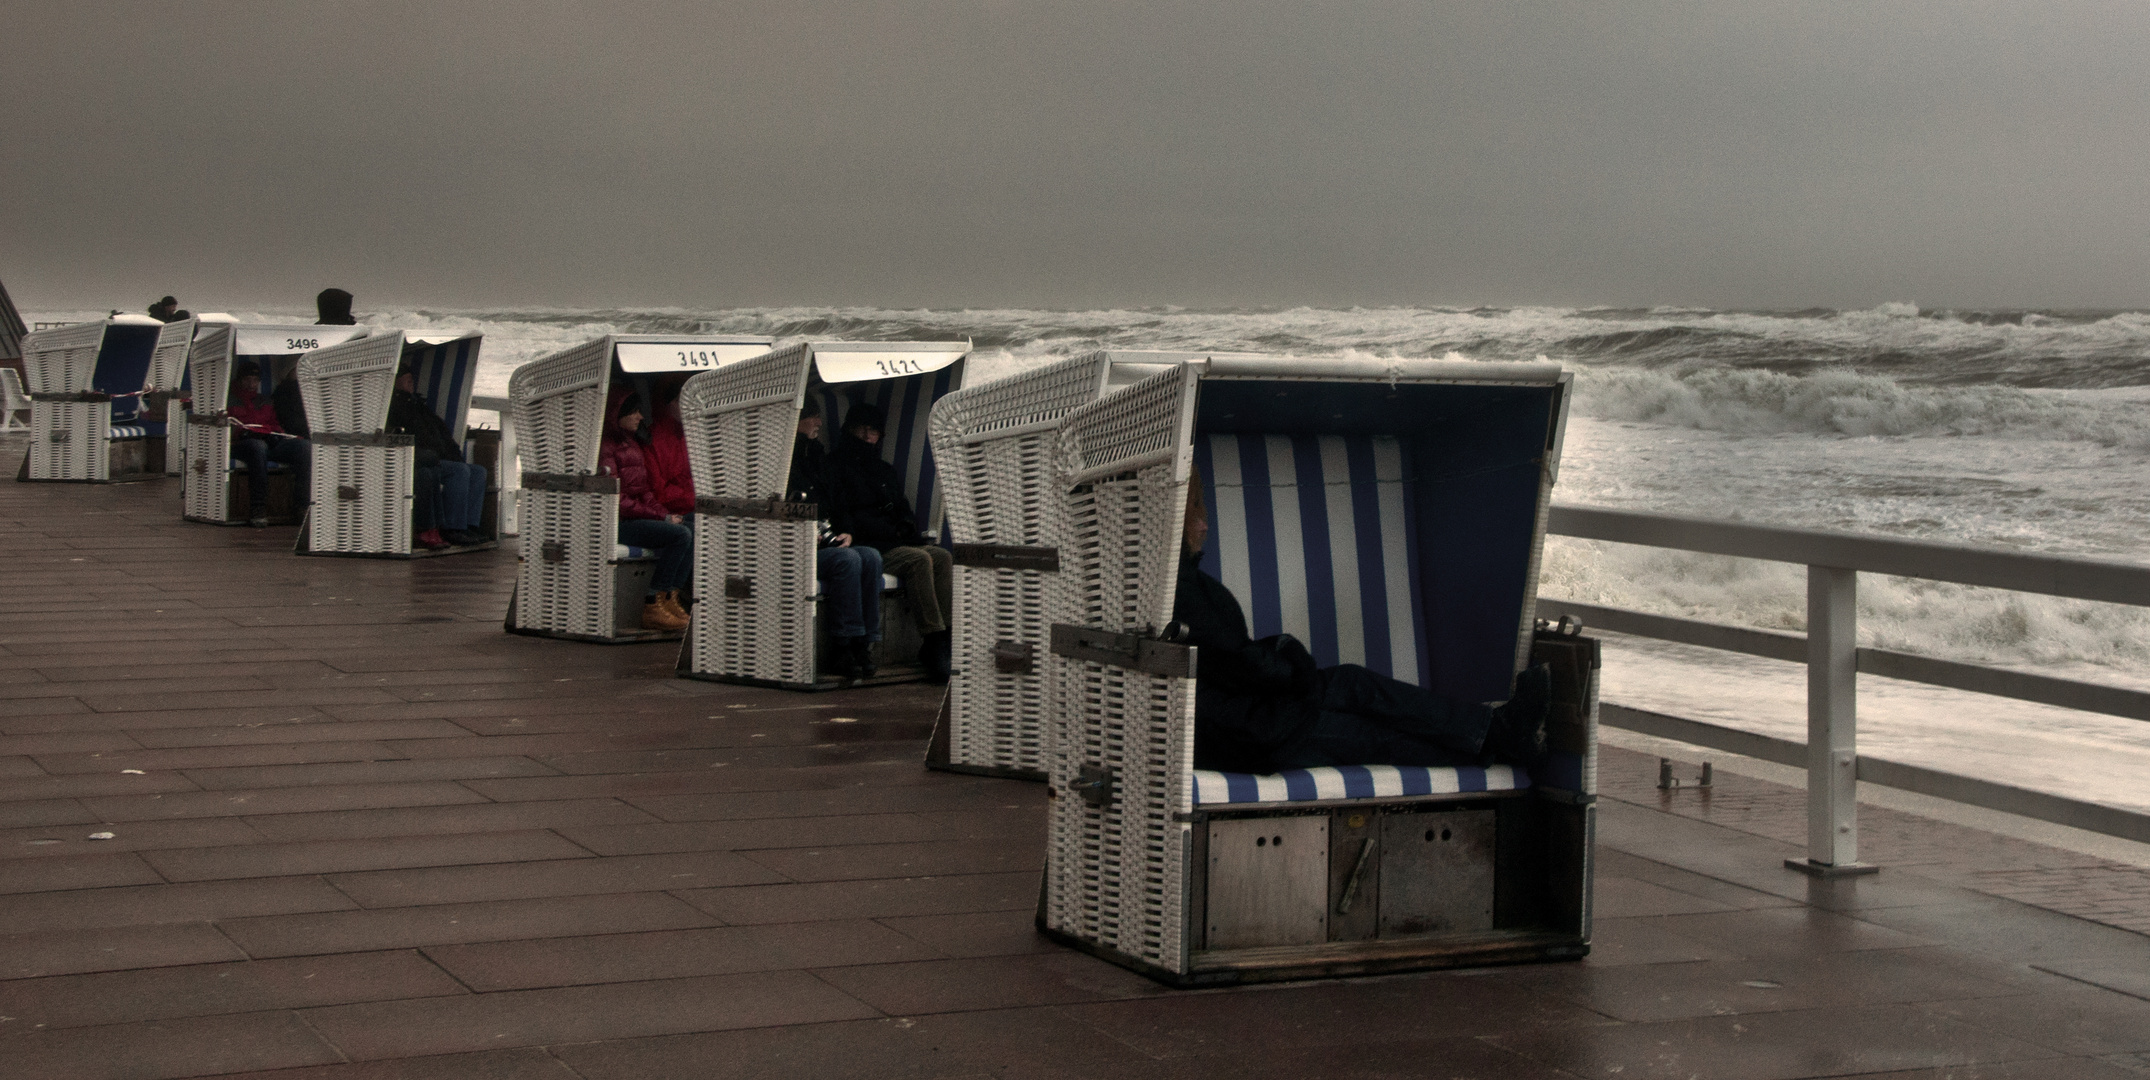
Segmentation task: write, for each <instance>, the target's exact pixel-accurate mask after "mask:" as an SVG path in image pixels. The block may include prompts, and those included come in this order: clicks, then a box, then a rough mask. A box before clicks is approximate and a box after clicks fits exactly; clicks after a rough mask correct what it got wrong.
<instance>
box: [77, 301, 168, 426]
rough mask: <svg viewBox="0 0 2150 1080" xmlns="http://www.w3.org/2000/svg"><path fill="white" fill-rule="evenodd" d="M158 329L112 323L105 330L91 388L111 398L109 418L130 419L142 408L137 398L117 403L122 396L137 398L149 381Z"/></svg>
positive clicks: (160, 331)
mask: <svg viewBox="0 0 2150 1080" xmlns="http://www.w3.org/2000/svg"><path fill="white" fill-rule="evenodd" d="M163 331H164V328H163V327H161V326H134V325H130V324H127V323H114V324H112V325H110V326H107V327H105V337H104V345H103V347H101V348H99V349H98V350H97V370H96V372H95V373H94V374H93V375H91V376H90V387H91V388H92V389H95V390H98V391H100V392H102V393H105V394H109V395H111V396H112V398H113V401H112V418H113V419H114V420H121V419H125V418H128V417H132V416H133V415H134V414H135V413H137V412H139V411H140V410H141V407H142V403H141V399H140V398H139V397H135V398H128V399H126V400H124V401H122V400H120V397H121V395H123V394H139V393H141V392H142V384H143V383H145V382H147V381H149V361H150V359H151V358H152V357H154V356H155V355H156V351H157V335H158V334H160V333H162V332H163Z"/></svg>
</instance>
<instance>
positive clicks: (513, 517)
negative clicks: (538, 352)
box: [470, 394, 523, 536]
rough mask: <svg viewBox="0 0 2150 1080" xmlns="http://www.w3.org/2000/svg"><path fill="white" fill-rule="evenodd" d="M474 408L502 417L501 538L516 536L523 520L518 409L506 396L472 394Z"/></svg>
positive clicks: (472, 406) (471, 405) (471, 403)
mask: <svg viewBox="0 0 2150 1080" xmlns="http://www.w3.org/2000/svg"><path fill="white" fill-rule="evenodd" d="M470 407H471V408H473V409H485V410H490V411H492V412H495V413H498V414H499V415H500V535H502V536H513V535H515V533H516V531H517V527H518V522H519V521H520V520H521V515H520V514H519V513H517V511H519V510H520V509H522V505H521V504H522V500H521V499H519V498H518V497H517V495H516V493H517V492H519V491H521V490H522V486H523V472H522V466H521V465H519V464H517V461H516V457H515V410H514V409H513V408H512V407H511V406H510V405H509V404H508V399H507V398H504V397H491V396H489V395H485V394H472V395H471V396H470Z"/></svg>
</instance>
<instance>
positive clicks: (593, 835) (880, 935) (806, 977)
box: [0, 440, 2150, 1080]
mask: <svg viewBox="0 0 2150 1080" xmlns="http://www.w3.org/2000/svg"><path fill="white" fill-rule="evenodd" d="M20 445H21V444H20V441H19V440H14V441H8V440H0V457H5V458H6V460H9V461H13V460H15V456H19V454H20ZM10 448H12V449H10ZM175 499H176V491H175V490H174V488H173V486H172V485H170V484H166V483H159V482H151V483H147V484H137V485H123V486H110V487H74V486H53V485H28V484H7V483H0V1078H14V1077H22V1078H35V1080H64V1078H69V1077H131V1078H141V1080H161V1078H166V1077H184V1076H197V1075H239V1076H247V1077H257V1078H267V1077H278V1078H283V1080H389V1078H396V1080H450V1078H453V1080H470V1078H475V1080H487V1078H492V1080H576V1078H580V1080H608V1078H632V1080H648V1078H659V1080H661V1078H667V1077H681V1078H701V1077H771V1076H813V1077H837V1078H840V1077H874V1078H919V1080H926V1078H970V1077H1002V1076H1022V1077H1025V1078H1027V1080H1062V1078H1068V1077H1130V1078H1135V1080H1148V1078H1159V1080H1162V1078H1197V1077H1232V1078H1238V1080H1249V1078H1269V1077H1306V1076H1323V1077H1396V1076H1441V1077H1488V1078H1491V1077H1501V1078H1512V1080H1538V1078H1555V1077H1568V1078H1573V1077H1578V1076H1582V1077H1605V1078H1608V1080H1613V1078H1617V1080H1630V1078H1635V1077H1659V1076H1664V1077H1690V1076H1694V1077H1725V1078H1734V1077H1787V1078H1790V1077H1809V1076H1837V1075H1849V1074H1858V1075H1865V1076H1868V1077H1880V1076H1887V1077H1905V1078H1908V1077H1913V1076H1917V1077H1939V1076H1950V1077H1962V1078H1968V1077H1987V1078H2007V1077H2022V1078H2029V1077H2040V1078H2044V1077H2053V1078H2059V1080H2067V1078H2071V1077H2078V1078H2099V1077H2103V1078H2108V1080H2114V1078H2121V1077H2140V1076H2142V1075H2144V1074H2145V1073H2146V1072H2150V975H2146V974H2145V972H2150V939H2145V938H2144V937H2143V936H2142V935H2141V934H2139V933H2136V932H2133V931H2132V930H2131V929H2129V927H2134V926H2138V925H2150V922H2146V923H2141V924H2138V923H2135V922H2132V921H2131V920H2136V919H2140V918H2146V917H2150V898H2145V899H2143V900H2141V901H2139V902H2135V903H2133V904H2132V905H2131V904H2130V898H2131V895H2132V892H2133V891H2134V889H2135V886H2136V885H2137V884H2138V883H2139V881H2140V880H2142V877H2141V876H2140V875H2137V874H2135V873H2133V872H2130V871H2129V870H2128V868H2124V867H2115V866H2111V865H2107V864H2103V863H2101V862H2100V861H2099V860H2095V859H2088V858H2086V857H2083V856H2079V855H2075V854H2074V853H2071V852H2062V851H2056V850H2054V849H2051V848H2042V847H2039V846H2037V845H2034V844H2026V843H2023V842H2020V841H2015V840H2008V839H2004V838H2000V837H1994V836H1989V835H1986V834H1982V833H1977V832H1975V831H1972V830H1968V829H1962V828H1958V827H1955V826H1944V825H1939V824H1936V823H1933V822H1929V821H1923V820H1921V819H1918V818H1912V817H1908V816H1906V815H1901V814H1890V813H1885V812H1878V811H1871V810H1869V811H1867V812H1866V826H1867V829H1868V833H1867V843H1868V847H1867V850H1868V851H1869V852H1870V853H1871V854H1872V855H1873V856H1874V857H1875V858H1876V859H1877V860H1879V861H1882V862H1884V863H1887V864H1888V865H1889V869H1888V870H1887V871H1885V872H1884V873H1883V874H1882V875H1881V876H1879V877H1876V878H1867V879H1862V880H1859V881H1855V882H1846V883H1837V884H1818V883H1814V882H1810V881H1808V880H1807V879H1806V878H1804V877H1801V876H1799V875H1797V874H1793V873H1791V872H1789V871H1786V870H1784V869H1783V868H1782V867H1781V865H1780V863H1781V860H1782V858H1783V857H1784V856H1786V855H1791V854H1795V853H1796V849H1795V847H1794V845H1796V844H1797V843H1798V842H1799V839H1800V837H1801V836H1802V835H1803V829H1804V824H1803V817H1802V816H1801V811H1802V803H1801V796H1800V793H1799V792H1797V791H1793V790H1790V789H1783V788H1778V787H1775V786H1773V785H1767V784H1761V783H1759V782H1754V781H1747V780H1743V779H1741V778H1739V777H1736V776H1729V775H1726V774H1723V773H1720V774H1719V781H1718V787H1717V789H1716V790H1715V791H1713V792H1712V793H1711V794H1710V795H1709V796H1708V797H1707V798H1706V799H1704V798H1700V797H1697V796H1696V795H1695V794H1694V793H1691V792H1682V793H1678V794H1676V795H1674V796H1661V795H1660V794H1659V793H1658V792H1656V791H1655V790H1654V789H1653V788H1651V787H1650V781H1651V780H1652V779H1653V778H1654V775H1655V768H1654V766H1655V763H1654V762H1651V761H1649V760H1647V759H1644V758H1641V757H1638V756H1636V755H1632V754H1624V753H1621V752H1618V751H1608V752H1607V753H1606V755H1605V760H1604V767H1603V773H1604V777H1605V781H1604V782H1605V786H1606V794H1607V796H1608V797H1607V798H1606V799H1605V800H1604V801H1603V803H1602V804H1601V816H1600V819H1599V823H1600V824H1599V840H1600V848H1599V853H1598V854H1599V857H1598V877H1597V892H1596V900H1597V922H1596V937H1595V945H1594V952H1593V953H1592V955H1591V956H1590V957H1589V958H1588V959H1587V960H1585V961H1583V962H1581V963H1576V964H1563V965H1551V966H1535V967H1522V968H1503V969H1493V970H1485V971H1475V972H1446V973H1433V974H1424V975H1410V976H1396V977H1386V978H1377V979H1363V980H1346V981H1330V982H1315V983H1303V984H1291V985H1284V986H1271V987H1256V988H1245V989H1237V990H1223V991H1203V992H1175V991H1167V990H1164V989H1162V988H1160V987H1158V986H1157V985H1156V984H1154V983H1151V982H1149V981H1148V980H1145V979H1143V978H1140V977H1138V976H1135V975H1132V974H1130V973H1128V972H1125V971H1123V970H1121V969H1118V968H1115V967H1112V966H1109V965H1106V964H1103V963H1101V962H1099V961H1096V960H1093V959H1091V958H1089V957H1087V956H1083V955H1080V954H1076V953H1072V952H1068V951H1066V950H1063V949H1060V948H1057V947H1055V946H1053V945H1051V944H1049V943H1047V942H1044V941H1042V940H1041V939H1040V938H1039V937H1038V936H1037V935H1036V934H1035V933H1034V932H1033V930H1032V927H1031V908H1032V906H1033V905H1034V903H1035V900H1036V897H1037V888H1038V876H1037V875H1038V868H1039V866H1040V864H1041V862H1042V850H1043V843H1042V832H1043V825H1042V822H1043V818H1042V812H1043V805H1044V800H1043V797H1042V791H1041V790H1040V789H1039V788H1038V787H1036V786H1034V785H1028V784H1021V783H1014V782H1008V781H1000V780H990V779H981V778H977V777H967V776H954V775H948V774H940V773H929V772H926V771H924V770H922V769H920V768H918V767H917V765H916V764H915V762H916V760H917V757H918V756H919V754H920V752H921V750H922V743H923V739H924V737H925V734H926V731H927V722H928V720H929V719H930V717H931V716H932V714H933V711H934V709H935V707H936V705H937V698H936V696H935V693H934V692H933V691H930V690H928V689H926V688H923V687H895V688H885V689H882V690H878V691H873V692H846V693H837V694H830V695H822V696H802V695H794V694H787V693H782V692H777V691H768V690H757V689H747V688H739V687H728V686H720V685H715V684H707V683H696V682H686V681H682V680H678V679H675V678H672V677H671V675H670V668H671V664H672V653H671V650H670V649H668V648H666V647H662V646H655V647H651V646H638V647H619V648H604V647H598V646H588V645H576V644H569V643H563V642H553V641H542V640H535V639H529V638H521V637H514V636H511V635H507V634H504V633H502V632H501V630H500V625H499V623H500V618H501V615H502V611H503V609H504V607H505V603H506V597H507V583H508V581H509V577H510V574H511V571H512V567H513V555H512V552H509V551H498V552H492V553H485V554H476V555H468V556H459V557H454V558H448V559H434V560H424V561H416V562H386V561H383V562H374V561H366V560H327V559H303V558H297V557H294V556H292V555H291V554H290V551H289V545H290V540H291V531H290V530H288V529H271V530H265V531H255V530H247V529H218V528H213V527H207V526H188V525H183V524H181V523H180V522H179V521H178V520H177V511H176V504H175V502H174V500H175ZM85 522H87V523H89V524H88V525H87V526H85ZM93 534H94V535H93ZM837 717H842V718H845V719H848V720H851V721H854V722H852V723H845V724H834V723H830V722H829V721H830V720H831V719H833V718H837ZM123 770H134V771H123ZM99 832H110V833H112V834H114V835H113V837H112V838H111V839H109V840H92V839H90V835H91V834H93V833H99ZM2010 898H2013V899H2010ZM2019 901H2021V902H2019ZM2033 905H2044V906H2043V907H2040V906H2033ZM2062 912H2075V913H2076V914H2079V915H2082V916H2083V917H2082V918H2077V917H2071V916H2070V915H2069V914H2063V913H2062ZM2086 920H2100V921H2102V922H2103V923H2104V924H2105V925H2100V922H2099V921H2086Z"/></svg>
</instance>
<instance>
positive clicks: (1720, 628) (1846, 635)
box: [1539, 506, 2150, 877]
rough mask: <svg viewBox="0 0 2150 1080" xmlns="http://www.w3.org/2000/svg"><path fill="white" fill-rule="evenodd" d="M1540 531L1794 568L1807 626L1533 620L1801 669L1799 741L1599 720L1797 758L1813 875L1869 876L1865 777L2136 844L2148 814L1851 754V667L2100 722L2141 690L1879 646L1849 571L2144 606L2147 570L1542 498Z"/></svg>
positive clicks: (1571, 604) (1595, 617)
mask: <svg viewBox="0 0 2150 1080" xmlns="http://www.w3.org/2000/svg"><path fill="white" fill-rule="evenodd" d="M1547 531H1548V532H1551V533H1555V534H1558V535H1563V536H1570V537H1576V538H1579V539H1586V540H1603V541H1610V542H1615V543H1627V544H1639V545H1643V546H1646V547H1659V548H1671V549H1675V550H1682V551H1697V552H1704V553H1708V554H1717V555H1731V556H1740V557H1745V558H1753V559H1768V560H1772V561H1776V562H1789V563H1795V564H1803V565H1804V566H1805V567H1806V571H1807V627H1808V633H1807V634H1805V635H1797V634H1787V633H1783V632H1781V631H1771V630H1757V629H1751V628H1747V627H1738V626H1726V625H1722V624H1718V623H1709V622H1702V621H1699V620H1694V619H1682V618H1677V617H1674V616H1667V615H1652V614H1648V613H1646V612H1638V611H1629V610H1626V609H1623V608H1609V607H1603V606H1600V605H1595V604H1589V603H1585V602H1580V601H1569V600H1562V599H1559V598H1557V597H1541V598H1540V599H1539V611H1540V613H1541V614H1544V615H1548V616H1551V615H1556V614H1561V613H1571V614H1577V615H1581V616H1583V617H1584V618H1585V619H1586V621H1594V622H1595V623H1596V624H1597V625H1600V626H1603V627H1605V628H1607V629H1610V630H1614V631H1620V632H1626V633H1632V634H1638V635H1640V636H1643V637H1650V638H1656V639H1660V640H1665V641H1678V642H1684V643H1687V644H1691V645H1701V646H1705V647H1709V648H1716V649H1724V650H1728V651H1731V652H1738V653H1746V654H1749V655H1753V656H1764V657H1769V658H1771V659H1777V660H1791V661H1803V662H1805V664H1806V666H1807V742H1806V743H1805V744H1804V745H1803V746H1802V745H1800V744H1796V743H1791V742H1788V741H1785V740H1780V739H1775V738H1772V737H1769V736H1762V735H1757V734H1755V733H1753V732H1748V731H1744V730H1742V729H1739V728H1734V727H1729V726H1726V725H1722V724H1712V723H1708V722H1705V721H1699V720H1690V719H1685V718H1681V717H1669V716H1664V715H1661V714H1657V713H1652V712H1648V711H1645V710H1638V709H1628V708H1623V707H1621V706H1618V705H1615V704H1612V703H1610V702H1608V703H1606V708H1605V712H1604V722H1606V723H1610V724H1612V725H1613V726H1616V727H1628V728H1632V729H1634V730H1638V731H1644V732H1647V733H1649V734H1654V735H1660V736H1664V737H1668V738H1674V739H1678V740H1680V741H1683V742H1693V743H1697V744H1699V745H1703V746H1711V747H1715V748H1717V749H1720V750H1728V751H1731V752H1733V753H1740V754H1750V755H1752V756H1756V757H1761V758H1764V759H1766V760H1772V761H1778V762H1782V763H1785V764H1792V763H1795V762H1797V761H1798V760H1800V759H1801V758H1803V759H1804V761H1805V764H1806V767H1807V850H1808V857H1807V858H1806V859H1804V860H1798V859H1787V860H1786V861H1785V862H1786V865H1788V866H1793V867H1797V868H1798V869H1801V870H1805V871H1807V872H1809V873H1816V874H1821V875H1824V876H1832V877H1833V876H1838V875H1841V874H1847V873H1848V874H1857V873H1870V872H1872V871H1873V870H1874V869H1875V868H1874V867H1872V866H1869V865H1867V864H1864V863H1861V862H1859V861H1858V811H1857V804H1856V801H1855V799H1854V790H1855V785H1856V783H1857V782H1858V780H1861V779H1864V780H1869V781H1872V782H1876V783H1882V784H1887V785H1889V786H1892V787H1901V788H1905V789H1907V790H1913V791H1920V792H1922V793H1925V794H1929V795H1935V796H1939V797H1941V798H1947V799H1954V800H1956V801H1958V802H1965V803H1969V804H1971V805H1974V806H1984V807H1987V808H1990V809H1995V810H2002V811H2005V812H2008V813H2015V814H2022V815H2025V816H2029V817H2036V818H2042V819H2044V820H2046V821H2053V822H2058V823H2060V824H2063V825H2070V826H2074V827H2076V828H2084V829H2090V830H2092V831H2095V832H2102V833H2105V834H2107V835H2111V836H2121V837H2126V838H2128V839H2131V840H2150V815H2145V814H2142V813H2139V812H2136V811H2130V810H2124V809H2120V808H2118V807H2111V806H2105V805H2103V804H2099V803H2093V802H2088V801H2085V800H2081V799H2072V798H2068V797H2066V796H2061V795H2051V794H2046V793H2043V792H2035V791H2029V790H2026V789H2022V788H2016V787H2012V786H2010V785H2006V784H1997V783H1994V782H1992V781H1989V780H1984V779H1981V778H1978V777H1970V776H1961V775H1958V774H1953V773H1946V772H1942V771H1939V770H1935V769H1926V768H1921V767H1917V766H1911V765H1905V764H1900V763H1895V762H1887V761H1877V760H1874V759H1868V758H1861V757H1860V756H1859V754H1858V750H1857V736H1858V705H1857V689H1856V687H1857V681H1858V675H1859V673H1860V672H1862V671H1863V672H1867V673H1869V674H1873V675H1880V676H1885V677H1889V678H1897V679H1909V680H1912V681H1915V682H1924V683H1927V684H1930V685H1935V686H1947V687H1953V688H1955V689H1960V690H1969V691H1972V692H1976V693H1987V694H1995V695H1999V696H2003V697H2012V698H2016V699H2018V700H2023V701H2035V702H2040V703H2043V704H2049V705H2057V706H2060V707H2063V708H2074V709H2081V710H2085V711H2090V712H2100V713H2104V714H2106V715H2110V716H2125V717H2129V718H2132V719H2137V720H2144V719H2150V694H2146V693H2143V692H2141V691H2135V690H2126V689H2122V688H2120V687H2115V686H2106V685H2101V684H2096V683H2084V682H2077V681H2075V680H2071V679H2060V678H2054V677H2051V676H2046V675H2038V674H2032V673H2029V672H2020V671H2010V670H2008V669H2005V668H1995V667H1989V666H1985V665H1980V664H1967V663H1961V662H1958V661H1953V660H1942V659H1939V658H1936V657H1928V656H1919V655H1916V654H1912V653H1902V652H1896V651H1894V650H1888V649H1873V648H1860V647H1859V646H1858V643H1857V635H1858V622H1857V614H1856V613H1857V610H1858V575H1859V574H1860V573H1861V572H1866V573H1880V574H1894V575H1897V576H1901V577H1912V578H1922V579H1926V580H1932V581H1951V582H1956V583H1959V584H1965V585H1980V586H1987V587H1991V588H2000V589H2012V590H2016V591H2020V592H2034V593H2043V594H2046V595H2049V596H2064V597H2069V598H2073V599H2081V600H2093V601H2104V602H2108V603H2122V604H2137V605H2150V567H2145V566H2140V565H2135V564H2131V563H2124V562H2117V561H2109V560H2101V559H2084V558H2075V557H2070V556H2061V555H2041V554H2037V553H2032V552H2021V551H2009V550H2005V549H1997V548H1984V547H1974V546H1972V545H1969V544H1948V543H1937V542H1934V541H1927V540H1903V539H1898V538H1895V537H1879V536H1869V535H1861V534H1858V533H1845V532H1833V531H1827V530H1821V529H1798V528H1786V527H1780V526H1769V525H1750V524H1747V523H1744V522H1727V521H1716V520H1710V519H1706V518H1695V517H1682V516H1679V515H1674V514H1655V513H1648V512H1642V511H1632V510H1610V509H1606V508H1603V507H1589V506H1555V507H1553V508H1552V513H1551V516H1550V518H1549V520H1548V522H1547Z"/></svg>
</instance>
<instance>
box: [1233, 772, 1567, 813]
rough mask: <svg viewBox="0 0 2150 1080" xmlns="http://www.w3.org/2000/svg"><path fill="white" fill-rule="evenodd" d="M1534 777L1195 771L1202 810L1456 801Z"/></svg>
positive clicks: (1518, 784)
mask: <svg viewBox="0 0 2150 1080" xmlns="http://www.w3.org/2000/svg"><path fill="white" fill-rule="evenodd" d="M1529 786H1530V774H1529V773H1528V772H1526V771H1524V770H1523V769H1522V768H1520V767H1518V766H1514V765H1490V766H1487V767H1485V768H1479V767H1477V766H1475V765H1461V766H1453V767H1439V766H1429V765H1334V766H1323V767H1321V768H1318V769H1286V770H1284V771H1283V772H1280V773H1271V774H1269V775H1267V776H1255V775H1252V774H1249V773H1228V772H1216V771H1214V770H1210V769H1196V770H1195V771H1194V801H1195V805H1197V806H1216V805H1221V804H1229V803H1272V802H1311V801H1314V800H1318V799H1378V798H1384V797H1395V796H1403V795H1455V794H1462V793H1468V792H1475V791H1521V790H1523V789H1525V788H1528V787H1529Z"/></svg>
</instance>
